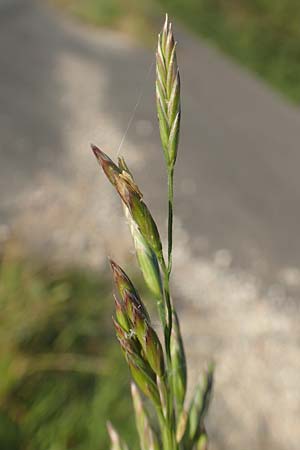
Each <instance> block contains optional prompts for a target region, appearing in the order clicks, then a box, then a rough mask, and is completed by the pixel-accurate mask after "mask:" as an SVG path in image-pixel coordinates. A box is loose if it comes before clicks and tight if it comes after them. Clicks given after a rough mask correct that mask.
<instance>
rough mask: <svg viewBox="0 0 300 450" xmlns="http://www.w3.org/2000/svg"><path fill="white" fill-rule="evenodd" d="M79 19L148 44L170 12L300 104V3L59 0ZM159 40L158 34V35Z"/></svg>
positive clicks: (280, 0)
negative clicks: (150, 34)
mask: <svg viewBox="0 0 300 450" xmlns="http://www.w3.org/2000/svg"><path fill="white" fill-rule="evenodd" d="M58 1H59V2H60V3H61V4H64V6H66V7H67V8H68V9H69V10H70V11H72V12H73V13H75V14H76V15H78V16H80V17H81V18H83V19H85V20H87V21H89V22H92V23H94V24H98V25H102V26H112V27H116V28H121V29H125V30H126V31H130V32H133V33H134V34H137V35H139V37H141V36H142V38H145V36H146V35H147V33H149V31H150V30H153V29H157V26H158V23H159V21H160V22H161V15H162V13H163V12H166V11H168V12H169V13H170V14H171V15H172V16H173V17H176V18H177V19H179V20H180V21H182V22H183V23H185V25H187V27H188V28H190V29H191V30H193V31H194V32H196V33H198V34H199V35H201V36H204V37H205V38H207V39H209V40H210V41H212V42H213V43H214V44H216V45H217V46H218V47H219V48H220V49H222V50H223V51H224V52H226V53H227V54H229V55H231V56H232V57H233V58H234V59H236V60H237V61H239V62H240V63H241V64H242V65H244V66H246V67H248V68H249V69H251V70H252V71H254V72H256V73H257V74H258V75H259V76H260V77H262V78H263V79H264V80H266V81H267V82H268V83H270V85H272V86H273V87H274V88H276V89H278V90H279V91H280V92H282V93H283V94H284V95H285V96H286V97H287V98H289V99H290V100H291V101H293V102H296V103H299V102H300V82H299V80H300V26H299V24H300V1H299V0H58ZM154 35H155V34H154Z"/></svg>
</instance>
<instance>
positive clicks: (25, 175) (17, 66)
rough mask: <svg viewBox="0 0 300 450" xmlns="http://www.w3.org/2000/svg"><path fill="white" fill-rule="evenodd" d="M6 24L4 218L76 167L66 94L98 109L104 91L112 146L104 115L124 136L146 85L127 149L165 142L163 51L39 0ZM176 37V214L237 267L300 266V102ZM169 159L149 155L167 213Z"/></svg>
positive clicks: (13, 10) (8, 16)
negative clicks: (63, 14)
mask: <svg viewBox="0 0 300 450" xmlns="http://www.w3.org/2000/svg"><path fill="white" fill-rule="evenodd" d="M0 26H1V28H0V37H1V39H0V146H1V147H0V149H1V154H0V192H1V198H0V220H1V221H2V222H5V221H7V220H8V219H7V218H9V217H13V214H14V205H15V204H16V202H17V200H18V198H19V195H20V193H21V192H22V193H24V192H25V191H26V189H27V188H28V186H31V185H32V183H33V182H34V177H35V176H36V175H37V174H39V172H40V171H41V170H44V169H47V170H50V171H51V170H53V171H55V173H56V174H59V173H60V172H61V173H65V172H64V165H65V154H66V152H65V147H66V146H67V144H66V143H65V136H64V135H65V134H66V130H65V123H67V122H68V117H69V112H68V106H69V105H68V98H67V96H68V95H69V96H70V97H72V96H73V97H74V98H75V99H76V101H78V103H79V104H80V105H81V109H82V110H83V109H84V110H85V111H86V114H87V116H86V117H88V114H89V103H91V98H90V90H91V84H92V83H94V86H93V91H94V97H95V98H97V97H98V98H99V103H98V112H97V113H98V117H93V120H94V123H96V120H97V121H98V123H99V129H98V134H97V133H95V134H94V135H93V136H92V137H93V138H94V137H95V139H96V140H97V142H98V143H100V144H103V139H102V138H103V133H102V131H103V130H101V114H103V112H105V115H106V116H110V120H111V121H112V122H113V123H114V126H115V127H116V129H117V130H118V131H119V133H120V135H122V133H123V131H124V129H125V128H126V123H127V121H128V119H129V117H130V114H131V112H132V110H133V107H134V104H135V102H136V99H137V97H138V95H139V91H140V88H141V86H143V85H144V92H143V98H142V101H141V104H140V106H139V108H138V112H137V115H136V118H135V121H134V123H133V126H132V128H131V131H130V133H129V135H128V138H127V139H126V145H125V148H124V151H126V148H127V147H129V148H130V144H131V143H133V144H134V145H136V146H137V147H138V148H141V151H144V150H142V149H143V148H146V150H147V149H148V148H149V149H150V148H152V147H153V145H154V146H156V148H158V145H159V144H158V137H157V131H156V129H154V132H153V127H156V119H155V111H154V101H153V87H152V85H151V81H153V70H152V72H151V77H150V78H151V81H150V82H148V84H147V83H146V86H145V77H146V74H147V71H148V67H149V65H150V63H151V58H152V57H153V55H152V52H150V51H145V50H144V49H141V48H138V47H135V46H134V45H131V43H130V42H127V41H126V40H125V39H124V38H123V37H121V36H114V35H113V36H111V38H110V35H109V33H105V32H103V31H99V32H96V31H95V30H93V31H90V30H89V29H86V28H83V27H77V28H76V26H74V25H72V24H69V23H67V21H65V20H63V19H61V18H58V17H56V15H55V14H53V13H50V12H49V11H47V10H44V9H43V8H42V7H37V6H35V4H34V3H33V2H32V1H31V0H22V1H17V0H14V1H12V0H9V1H6V0H2V1H1V2H0ZM177 37H178V38H179V41H180V50H179V62H180V66H181V73H182V86H183V121H182V139H181V149H180V156H179V159H178V169H177V212H178V216H179V217H180V218H181V221H182V223H183V224H184V228H185V229H186V230H187V231H188V233H189V235H190V236H193V239H192V241H193V251H194V252H196V253H197V252H200V253H201V254H202V253H203V254H206V255H210V254H213V253H214V252H215V251H217V250H218V249H228V251H229V252H230V255H231V257H232V260H233V264H234V265H236V266H241V267H245V268H247V269H250V270H251V271H253V270H254V272H255V271H260V272H261V275H262V276H269V275H270V274H271V275H272V277H274V276H275V278H276V276H277V275H278V273H279V272H280V271H281V270H282V269H284V268H294V267H295V268H300V239H299V238H298V235H299V223H300V212H299V208H298V205H299V204H300V177H299V167H300V152H299V134H300V133H299V132H300V112H299V109H298V108H296V107H293V106H290V105H288V104H286V102H285V101H284V100H283V99H282V98H280V97H279V95H276V94H274V93H273V92H271V91H270V90H269V89H268V88H267V87H266V86H265V85H263V84H262V83H260V82H259V81H257V80H255V79H254V78H253V77H251V76H250V75H248V74H247V73H245V72H243V70H242V69H240V68H239V67H236V66H235V65H234V64H233V63H231V62H230V61H228V60H226V59H225V58H224V57H223V56H221V55H220V54H218V53H217V52H216V51H214V50H213V49H211V48H208V47H206V45H205V44H203V43H201V42H199V41H198V40H195V39H193V38H191V37H187V36H186V35H185V34H182V35H181V34H180V33H178V34H177ZM118 40H119V43H120V45H119V46H118ZM123 41H125V42H126V44H124V43H122V42H123ZM121 43H122V44H121ZM124 45H125V46H124ZM70 55H73V56H74V55H75V57H76V58H79V59H80V63H78V64H76V67H74V71H75V72H76V73H73V72H72V71H70V72H69V73H66V71H64V69H63V64H59V62H61V60H63V59H64V58H65V59H66V60H67V59H68V58H69V57H70ZM60 66H62V67H60ZM91 66H92V67H93V70H95V68H96V73H98V74H99V79H100V78H101V79H103V80H104V81H103V82H102V85H103V86H104V88H103V92H100V93H99V91H100V90H101V86H99V85H100V84H101V83H99V82H98V80H97V78H95V74H94V73H93V75H92V74H91V76H90V72H91V69H90V67H91ZM60 71H61V73H60ZM63 72H64V73H63ZM74 77H77V78H78V79H79V81H77V84H76V89H77V90H76V91H75V90H74V91H72V88H71V90H70V92H69V93H67V94H68V95H67V94H66V93H65V92H64V86H65V85H68V84H69V85H70V86H72V83H71V80H72V78H74ZM68 78H69V79H70V81H68ZM80 78H81V80H80ZM87 86H89V91H88V90H87ZM78 90H79V91H78ZM88 93H89V95H85V94H88ZM73 114H74V111H73ZM90 114H91V113H90ZM80 120H81V119H80ZM80 120H79V122H80ZM78 126H79V127H80V126H81V127H82V135H84V133H86V138H87V144H88V142H89V141H90V138H91V137H90V136H89V135H88V126H87V125H86V124H83V123H82V120H81V122H80V123H79V124H78ZM77 131H78V129H77ZM68 132H69V133H70V132H71V130H68ZM101 133H102V134H101ZM150 140H151V143H150ZM108 142H109V140H108ZM116 142H117V139H116V140H115V143H116ZM113 143H114V141H113V140H112V142H110V143H109V145H112V144H113ZM153 148H154V147H153ZM160 158H161V154H160V153H159V151H158V150H157V149H155V150H154V152H152V154H151V156H148V159H149V163H151V166H149V171H148V177H147V181H146V182H147V183H148V185H149V186H148V187H149V188H150V189H149V191H150V194H149V195H148V197H149V198H150V199H151V200H152V201H154V203H155V206H154V207H155V208H156V209H157V211H158V212H159V211H160V209H161V208H162V206H163V203H162V201H161V199H160V187H161V186H162V180H161V177H162V169H160V170H156V169H155V170H154V171H153V170H152V167H157V164H159V165H160V166H162V165H161V164H160V163H159V160H160ZM152 163H153V164H155V165H152ZM143 177H144V174H143ZM153 178H154V182H153V184H152V181H151V180H153ZM150 184H151V186H150ZM145 191H147V189H145Z"/></svg>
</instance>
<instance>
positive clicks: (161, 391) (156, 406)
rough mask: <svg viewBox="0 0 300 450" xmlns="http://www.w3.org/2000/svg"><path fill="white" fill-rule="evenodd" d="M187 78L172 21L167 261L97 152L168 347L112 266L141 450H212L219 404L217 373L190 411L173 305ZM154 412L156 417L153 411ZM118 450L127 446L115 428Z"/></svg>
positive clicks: (163, 126) (162, 73)
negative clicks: (210, 433)
mask: <svg viewBox="0 0 300 450" xmlns="http://www.w3.org/2000/svg"><path fill="white" fill-rule="evenodd" d="M180 103H181V102H180V76H179V70H178V65H177V58H176V42H175V39H174V35H173V31H172V25H171V23H170V22H169V19H168V16H166V20H165V24H164V26H163V29H162V32H161V33H160V34H159V36H158V45H157V52H156V105H157V115H158V124H159V130H160V137H161V143H162V149H163V154H164V158H165V162H166V170H167V179H168V190H167V192H168V195H167V201H168V213H167V214H168V232H167V235H168V244H167V252H166V253H167V258H166V259H165V256H164V251H163V246H162V241H161V238H160V233H159V230H158V227H157V225H156V223H155V220H154V218H153V216H152V214H151V212H150V209H149V207H148V206H147V205H146V203H145V202H144V200H143V194H142V192H141V190H140V188H139V187H138V185H137V184H136V182H135V180H134V178H133V175H132V173H131V171H130V170H129V168H128V166H127V164H126V162H125V160H124V158H119V160H118V162H117V163H115V162H113V161H112V160H111V159H110V158H109V156H107V155H106V154H105V153H104V152H103V151H102V150H100V149H99V148H98V147H97V146H95V145H92V150H93V152H94V154H95V156H96V158H97V160H98V162H99V164H100V166H101V167H102V169H103V172H104V174H105V175H106V177H107V178H108V180H109V181H110V183H111V184H112V185H113V187H114V188H115V190H116V192H117V194H118V195H119V197H120V199H121V202H122V204H123V208H124V211H125V216H126V218H127V220H128V223H129V228H130V231H131V234H132V237H133V243H134V247H135V251H136V255H137V261H138V264H139V266H140V269H141V272H142V274H143V277H144V280H145V283H146V285H147V287H148V288H149V291H150V293H151V295H152V297H153V299H154V301H156V303H157V307H158V312H159V318H160V322H161V326H162V330H163V334H164V344H162V343H161V342H160V339H159V337H158V334H157V332H156V330H155V329H154V326H153V324H152V321H151V318H150V314H149V312H148V310H147V307H146V306H145V304H144V303H143V301H142V299H141V297H140V295H139V293H138V291H137V289H136V288H135V287H134V284H133V282H132V281H131V280H130V278H129V276H128V275H127V274H126V273H125V271H124V270H123V269H122V268H121V267H120V266H119V265H118V264H117V263H116V262H115V261H112V260H110V265H111V269H112V274H113V279H114V283H115V296H114V297H115V316H114V317H113V323H114V327H115V331H116V336H117V339H118V341H119V343H120V347H121V349H122V352H123V354H124V357H125V359H126V362H127V364H128V367H129V370H130V373H131V376H132V379H133V381H134V383H133V384H132V387H131V393H132V400H133V405H134V410H135V421H136V427H137V431H138V435H139V440H140V449H141V450H207V445H208V438H207V434H206V429H205V417H206V415H207V411H208V408H209V404H210V400H211V392H212V386H213V366H209V368H208V370H207V372H206V373H205V374H204V376H203V380H202V382H201V383H199V384H198V385H197V386H196V388H195V392H194V395H193V396H192V401H191V402H190V404H189V405H187V400H186V391H187V366H186V358H185V351H184V343H183V339H182V335H181V330H180V322H179V318H178V315H177V312H176V309H175V306H174V304H173V301H172V297H171V290H170V277H171V272H172V249H173V197H174V168H175V163H176V160H177V151H178V144H179V133H180V117H181V107H180ZM151 405H152V411H150V409H151ZM108 432H109V435H110V439H111V449H112V450H125V449H127V446H126V444H125V443H124V442H123V441H122V440H121V438H120V437H119V435H118V433H117V432H116V430H115V429H114V428H113V427H112V425H111V424H108Z"/></svg>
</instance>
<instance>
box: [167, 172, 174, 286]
mask: <svg viewBox="0 0 300 450" xmlns="http://www.w3.org/2000/svg"><path fill="white" fill-rule="evenodd" d="M173 199H174V167H171V168H168V278H169V279H170V275H171V270H172V249H173Z"/></svg>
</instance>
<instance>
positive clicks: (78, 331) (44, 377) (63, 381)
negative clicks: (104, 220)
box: [0, 258, 136, 450]
mask: <svg viewBox="0 0 300 450" xmlns="http://www.w3.org/2000/svg"><path fill="white" fill-rule="evenodd" d="M111 291H112V287H111V280H107V279H106V278H105V277H104V276H103V275H101V274H100V275H99V274H98V275H96V274H93V273H84V272H82V271H77V270H68V271H63V272H60V273H57V272H53V271H50V270H49V269H46V268H42V269H40V268H39V269H38V268H37V267H33V266H32V265H29V263H28V262H26V261H16V260H11V259H9V258H4V259H3V260H2V262H1V263H0V341H1V347H0V448H1V450H67V449H73V450H95V449H97V450H107V448H108V447H109V443H108V437H107V432H106V427H105V424H106V421H107V420H108V419H109V420H111V421H112V422H113V423H114V425H116V427H118V429H119V430H120V431H121V433H122V435H123V437H124V438H126V439H127V441H129V442H133V445H134V443H135V442H136V435H135V430H134V429H133V426H134V424H133V421H132V408H131V401H130V398H129V376H128V370H127V367H126V366H125V363H124V361H123V356H122V355H121V352H120V349H119V346H118V344H117V342H116V339H115V337H114V335H113V327H112V323H111V316H112V313H113V300H112V295H111Z"/></svg>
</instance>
